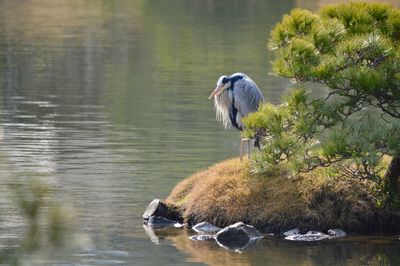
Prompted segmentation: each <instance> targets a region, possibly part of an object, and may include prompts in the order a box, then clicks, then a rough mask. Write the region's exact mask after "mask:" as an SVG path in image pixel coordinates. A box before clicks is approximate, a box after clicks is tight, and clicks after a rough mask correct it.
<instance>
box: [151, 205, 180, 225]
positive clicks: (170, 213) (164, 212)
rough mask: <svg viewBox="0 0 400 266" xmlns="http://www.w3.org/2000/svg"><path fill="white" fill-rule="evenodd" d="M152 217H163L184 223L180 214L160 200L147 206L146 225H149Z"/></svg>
mask: <svg viewBox="0 0 400 266" xmlns="http://www.w3.org/2000/svg"><path fill="white" fill-rule="evenodd" d="M152 216H154V217H163V218H165V219H168V220H172V221H177V222H182V217H181V216H180V214H179V212H178V211H177V210H176V209H174V208H172V207H168V206H167V205H166V204H165V203H164V202H162V201H161V200H159V199H154V200H153V201H152V202H151V203H150V204H149V206H147V208H146V210H145V212H144V213H143V221H144V223H145V224H147V223H148V220H149V219H150V217H152Z"/></svg>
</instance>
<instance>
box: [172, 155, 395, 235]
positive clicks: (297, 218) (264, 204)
mask: <svg viewBox="0 0 400 266" xmlns="http://www.w3.org/2000/svg"><path fill="white" fill-rule="evenodd" d="M249 170H250V166H249V162H248V161H243V162H241V161H240V160H239V159H237V158H236V159H230V160H227V161H224V162H221V163H218V164H216V165H214V166H212V167H210V168H209V169H207V170H204V171H201V172H198V173H196V174H194V175H193V176H191V177H189V178H187V179H185V180H184V181H182V182H181V183H179V184H178V185H177V186H176V187H175V188H174V189H173V191H172V193H171V195H170V196H169V197H168V198H167V199H166V201H167V203H168V204H170V205H174V206H176V207H178V208H179V209H180V210H181V212H182V215H183V217H184V218H185V219H186V220H187V221H188V222H189V223H191V224H194V223H197V222H201V221H209V222H211V223H213V224H216V225H219V226H226V225H228V224H232V223H234V222H238V221H243V222H246V223H249V224H253V225H254V226H256V227H257V228H259V229H260V230H262V231H264V232H266V231H269V232H270V231H283V230H287V229H291V228H293V227H299V228H300V229H302V230H309V229H318V230H327V229H329V228H342V229H345V230H347V231H349V232H385V231H387V232H390V231H394V230H398V229H399V228H400V223H399V222H400V218H399V217H400V213H399V212H389V211H387V210H380V209H378V208H376V204H375V198H374V196H373V195H372V194H371V193H370V188H371V184H370V183H369V182H367V181H358V180H349V179H344V178H341V177H339V176H335V175H334V174H332V173H330V172H329V170H327V169H317V170H315V171H313V172H312V173H309V174H307V175H304V176H302V177H298V178H295V179H288V178H286V176H287V173H286V171H284V170H282V169H278V168H277V169H274V171H273V172H274V173H273V174H269V175H268V176H267V175H251V174H250V173H249Z"/></svg>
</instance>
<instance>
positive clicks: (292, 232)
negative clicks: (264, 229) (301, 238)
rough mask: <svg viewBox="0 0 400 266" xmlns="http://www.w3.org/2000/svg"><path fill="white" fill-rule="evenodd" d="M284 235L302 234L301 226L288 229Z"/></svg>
mask: <svg viewBox="0 0 400 266" xmlns="http://www.w3.org/2000/svg"><path fill="white" fill-rule="evenodd" d="M283 234H284V236H292V235H297V234H300V230H299V228H294V229H292V230H289V231H286V232H285V233H283Z"/></svg>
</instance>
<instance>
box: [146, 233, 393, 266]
mask: <svg viewBox="0 0 400 266" xmlns="http://www.w3.org/2000/svg"><path fill="white" fill-rule="evenodd" d="M146 231H147V234H148V235H149V237H150V238H151V239H152V241H153V242H154V243H155V244H160V242H162V241H170V242H171V243H172V245H173V246H174V247H176V248H177V249H178V250H181V251H183V252H185V253H187V254H189V255H190V257H189V259H188V261H190V262H200V263H205V264H207V265H398V264H399V263H400V254H399V252H398V251H399V250H400V241H399V239H398V237H389V236H350V237H345V238H342V239H335V240H328V241H326V240H324V241H320V242H292V241H287V240H284V239H282V238H280V237H277V236H269V235H267V236H264V238H262V239H261V240H259V241H258V242H257V243H256V244H255V245H252V246H251V247H249V248H247V249H245V250H242V251H240V252H235V251H234V250H230V251H227V250H226V249H224V248H221V247H220V246H218V244H217V243H216V242H215V241H214V240H208V241H192V240H190V238H189V237H190V236H192V235H194V234H195V232H194V231H192V230H189V229H186V230H185V229H175V228H174V229H171V228H163V229H151V228H146Z"/></svg>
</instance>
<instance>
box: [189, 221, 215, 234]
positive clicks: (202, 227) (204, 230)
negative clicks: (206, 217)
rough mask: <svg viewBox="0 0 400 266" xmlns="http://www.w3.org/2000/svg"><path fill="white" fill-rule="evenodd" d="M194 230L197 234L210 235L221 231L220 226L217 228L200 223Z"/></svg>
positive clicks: (206, 223)
mask: <svg viewBox="0 0 400 266" xmlns="http://www.w3.org/2000/svg"><path fill="white" fill-rule="evenodd" d="M192 229H193V230H194V231H196V232H197V233H209V234H213V233H216V232H218V231H219V230H221V228H219V227H218V226H215V225H213V224H210V223H208V222H201V223H198V224H196V225H195V226H193V227H192Z"/></svg>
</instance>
